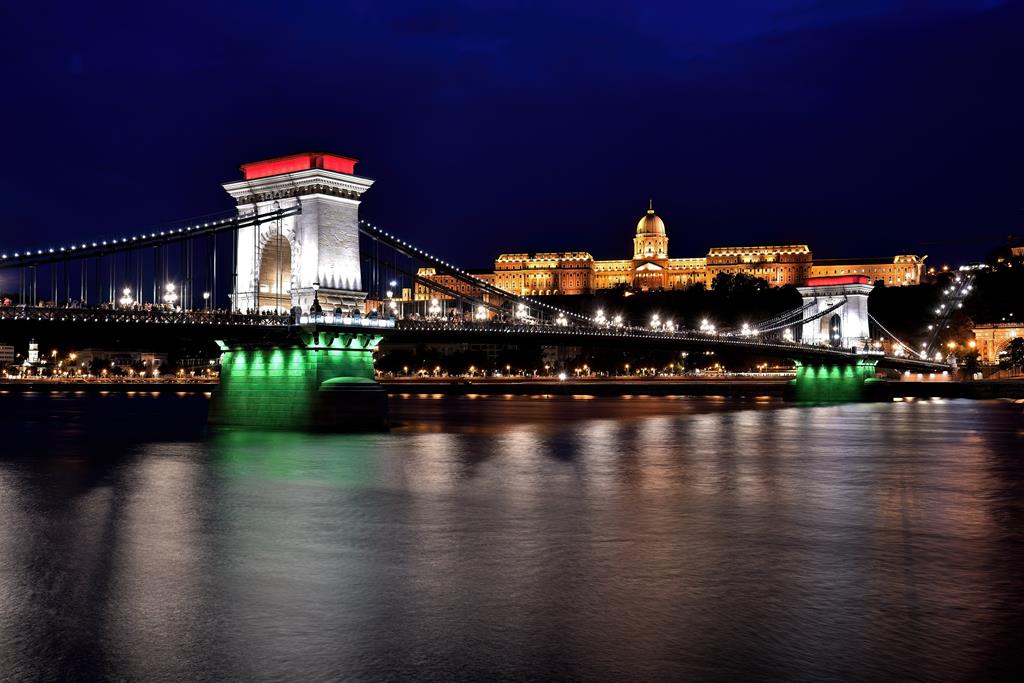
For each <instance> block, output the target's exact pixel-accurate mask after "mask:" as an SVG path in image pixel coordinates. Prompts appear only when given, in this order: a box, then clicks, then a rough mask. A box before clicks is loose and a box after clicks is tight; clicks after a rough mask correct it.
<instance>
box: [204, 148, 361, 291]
mask: <svg viewBox="0 0 1024 683" xmlns="http://www.w3.org/2000/svg"><path fill="white" fill-rule="evenodd" d="M355 165H356V160H355V159H352V158H349V157H342V156H338V155H334V154H325V153H321V152H307V153H303V154H296V155H293V156H289V157H279V158H276V159H269V160H266V161H258V162H253V163H249V164H243V165H242V173H243V175H244V176H245V179H244V180H241V181H237V182H233V183H226V184H225V185H224V189H225V190H226V191H227V192H228V194H230V195H231V196H232V198H234V200H235V202H236V203H237V205H238V213H239V215H253V214H257V213H258V214H268V213H271V212H272V211H274V210H276V209H288V208H293V207H299V208H301V212H300V213H299V214H298V215H294V216H289V217H287V218H284V219H281V220H279V221H271V222H267V223H261V224H260V225H258V226H255V227H249V228H242V229H240V230H239V231H238V243H237V246H236V263H237V272H238V279H237V293H236V295H235V299H234V302H233V306H234V308H235V309H236V310H247V309H250V308H264V304H263V303H262V302H260V291H259V279H260V270H261V268H262V267H263V264H262V255H263V249H264V246H265V245H266V243H267V241H268V240H270V239H272V238H276V237H278V236H279V237H282V238H284V239H285V240H287V242H288V245H289V247H290V249H291V278H290V282H289V288H290V292H291V305H292V306H300V307H301V308H302V309H303V310H304V311H306V310H309V307H310V305H311V304H312V302H313V283H314V282H318V283H319V284H320V294H319V297H320V303H321V305H322V306H323V307H324V308H325V309H326V308H334V307H336V306H341V307H342V308H345V309H352V308H360V309H361V308H362V302H363V300H364V299H365V298H366V294H365V292H363V291H362V277H361V270H362V264H361V259H360V254H359V204H360V202H361V198H362V195H363V193H364V192H366V190H368V189H370V187H371V186H372V185H373V181H372V180H370V179H368V178H362V177H359V176H357V175H355V174H354V171H355Z"/></svg>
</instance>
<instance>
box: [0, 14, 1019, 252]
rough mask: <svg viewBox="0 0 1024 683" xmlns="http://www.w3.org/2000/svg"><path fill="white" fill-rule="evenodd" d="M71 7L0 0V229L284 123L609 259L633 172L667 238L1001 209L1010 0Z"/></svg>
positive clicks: (201, 188) (826, 240)
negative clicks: (0, 123) (0, 127)
mask: <svg viewBox="0 0 1024 683" xmlns="http://www.w3.org/2000/svg"><path fill="white" fill-rule="evenodd" d="M94 4H100V3H81V2H78V3H46V4H39V3H7V4H5V6H4V9H3V10H0V22H2V25H3V28H2V29H0V30H2V31H3V34H4V36H3V40H2V41H0V51H2V58H3V59H2V66H0V69H2V70H3V82H4V98H3V99H4V107H3V111H4V114H3V117H4V120H5V121H6V126H5V129H6V135H5V139H4V157H5V159H4V161H3V163H2V165H0V166H2V182H0V191H2V193H3V199H4V203H5V209H6V210H5V215H4V218H3V231H2V236H3V244H2V246H3V248H4V249H5V250H13V249H16V248H19V247H26V246H42V247H46V246H50V245H59V244H61V243H63V242H64V241H66V240H67V239H75V240H79V239H83V238H86V237H88V238H101V237H104V236H114V235H122V234H125V233H130V232H132V231H133V230H134V229H137V228H142V227H145V226H150V225H153V224H157V223H160V222H162V221H170V220H175V219H183V218H188V217H191V216H198V215H201V214H206V213H210V212H216V211H222V210H225V209H227V208H229V207H230V202H229V200H228V197H227V195H226V194H225V193H224V192H223V190H221V188H220V183H221V182H225V181H229V180H233V179H236V178H238V177H240V175H239V171H238V165H239V164H240V163H242V162H245V161H252V160H257V159H261V158H266V157H271V156H276V155H283V154H289V153H293V152H298V151H304V150H326V151H333V152H338V153H341V154H347V155H352V156H356V157H358V158H360V159H361V162H360V164H359V166H358V168H357V171H358V172H359V173H360V174H361V175H365V176H368V177H371V178H374V179H376V180H377V185H376V186H375V187H374V188H373V189H372V190H371V191H370V193H368V194H367V195H366V197H365V201H364V203H363V207H362V210H363V215H364V216H365V217H367V218H369V219H370V220H371V221H373V222H374V223H377V224H379V225H381V226H382V227H384V228H385V229H388V230H390V231H392V232H395V233H398V234H400V235H401V236H403V237H406V238H407V239H409V240H410V241H412V242H414V243H416V244H418V245H420V246H423V247H424V248H427V249H429V250H431V251H434V252H435V253H438V254H439V255H441V256H443V257H446V258H450V259H451V260H453V261H455V262H457V263H460V264H461V265H464V266H469V267H485V266H487V265H489V264H490V263H491V262H492V261H493V258H494V256H495V255H497V254H498V253H499V252H502V251H537V250H570V249H573V250H575V249H580V250H587V251H590V252H591V253H593V254H594V255H595V256H596V257H598V258H626V257H628V256H629V254H630V250H631V237H632V231H633V229H634V225H635V223H636V221H637V219H638V218H639V216H640V215H641V214H642V213H643V211H644V209H645V208H646V206H647V200H648V198H653V199H654V205H655V209H656V210H657V211H658V213H659V214H660V215H661V216H662V217H663V218H664V219H665V222H666V224H667V226H668V230H669V236H670V239H671V242H670V249H669V250H670V255H671V256H677V257H682V256H701V255H704V254H705V253H706V252H707V249H708V248H709V247H711V246H723V245H732V244H757V243H760V244H780V243H790V242H799V243H808V244H810V245H811V248H812V249H813V250H814V253H815V255H817V256H820V257H823V258H827V257H846V256H850V257H852V256H879V255H886V256H889V255H892V254H895V253H918V254H923V253H927V254H930V255H931V256H930V260H929V262H930V263H932V264H936V263H941V262H942V260H944V259H947V260H951V261H953V262H962V261H964V260H969V259H978V258H981V257H983V256H984V254H985V253H986V251H987V250H988V249H989V248H990V247H992V246H995V245H996V244H998V243H999V241H1000V239H1001V238H1004V237H1005V235H1007V234H1010V233H1014V234H1021V233H1024V198H1022V196H1021V195H1022V188H1024V172H1022V163H1024V135H1022V133H1021V130H1022V125H1024V104H1022V102H1024V95H1022V89H1024V74H1022V71H1024V69H1022V67H1024V45H1022V36H1024V6H1022V5H1021V4H1017V3H1007V2H996V1H994V0H990V1H987V2H983V1H970V0H961V1H954V0H946V1H945V2H939V1H935V2H924V1H921V2H915V1H913V0H908V1H905V2H885V1H881V0H835V1H833V2H830V1H827V0H819V1H814V0H757V1H756V2H740V1H738V0H716V1H714V2H703V3H696V2H692V3H691V2H687V3H681V2H667V3H622V2H614V3H603V2H580V3H549V2H537V3H529V2H495V1H492V2H481V3H455V4H447V3H444V4H442V3H415V4H413V3H408V4H406V3H397V2H396V3H383V2H370V1H367V2H353V3H343V2H315V3H314V2H287V3H286V2H282V3H261V2H256V1H252V0H250V1H248V2H244V3H243V2H240V3H189V4H192V5H194V6H195V7H194V8H193V9H183V7H184V5H182V6H179V5H178V4H177V3H162V4H157V3H134V2H133V3H102V4H103V5H105V6H106V7H105V8H103V9H99V8H97V7H94V6H93V5H94ZM207 4H208V5H209V6H206V5H207Z"/></svg>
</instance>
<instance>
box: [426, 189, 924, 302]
mask: <svg viewBox="0 0 1024 683" xmlns="http://www.w3.org/2000/svg"><path fill="white" fill-rule="evenodd" d="M925 258H927V257H925V256H914V255H908V254H901V255H898V256H895V257H891V258H876V259H819V260H815V259H814V257H813V255H812V254H811V249H810V247H808V246H807V245H806V244H789V245H781V246H756V247H712V248H711V249H710V250H709V251H708V253H707V256H703V257H695V258H669V251H668V233H667V232H666V230H665V222H664V221H663V220H662V219H661V217H660V216H658V215H657V214H656V213H654V207H653V206H651V207H649V208H648V209H647V213H646V214H644V216H642V217H641V218H640V221H639V222H638V223H637V224H636V234H635V235H634V236H633V256H632V258H628V259H622V260H616V261H598V260H595V259H594V257H593V256H591V255H590V254H589V253H587V252H585V251H565V252H539V253H537V254H534V255H533V256H531V255H530V254H501V255H500V256H498V259H497V260H496V261H495V262H494V270H493V272H483V273H474V275H475V276H476V277H477V278H479V279H481V280H484V281H485V282H488V283H490V284H492V285H494V286H495V287H500V288H501V289H504V290H505V291H508V292H512V293H514V294H520V295H523V296H538V295H550V294H586V293H591V292H594V291H597V290H600V289H613V288H615V287H629V288H632V289H636V290H641V291H649V290H658V289H685V288H686V287H689V286H691V285H695V284H703V285H704V286H706V287H709V288H710V287H711V284H712V283H713V282H714V280H715V276H717V275H718V274H719V273H733V274H735V273H746V274H747V275H753V276H754V277H760V278H764V279H765V280H767V281H768V283H769V284H770V285H772V286H782V285H798V284H801V283H803V282H804V281H805V280H807V279H808V278H812V277H824V276H827V275H865V276H867V277H868V278H870V280H871V281H872V282H877V281H881V282H884V283H885V284H886V286H889V287H900V286H903V285H916V284H918V283H920V281H921V271H922V268H923V267H924V260H925ZM419 274H420V276H422V277H424V278H425V279H428V280H432V281H434V282H437V283H438V284H439V285H443V286H445V287H448V288H450V289H453V290H455V291H458V292H460V293H463V294H467V295H473V294H475V292H472V291H470V290H471V289H472V288H471V287H470V286H468V285H466V284H465V283H462V282H460V281H458V280H456V279H455V278H453V277H450V276H447V275H443V274H442V275H439V274H437V273H436V272H435V271H434V269H432V268H422V269H420V271H419ZM415 297H416V299H417V300H419V301H423V300H426V299H429V298H432V297H433V298H447V297H444V296H443V295H442V294H441V293H439V292H437V291H435V290H431V289H430V288H429V287H428V286H427V285H424V284H417V285H416V292H415Z"/></svg>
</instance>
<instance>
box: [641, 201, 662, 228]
mask: <svg viewBox="0 0 1024 683" xmlns="http://www.w3.org/2000/svg"><path fill="white" fill-rule="evenodd" d="M636 234H638V235H664V234H665V221H663V220H661V218H660V217H659V216H658V214H656V213H654V204H653V202H652V203H651V205H650V206H649V207H648V209H647V213H646V214H644V216H643V217H642V218H641V219H640V220H639V221H638V222H637V224H636Z"/></svg>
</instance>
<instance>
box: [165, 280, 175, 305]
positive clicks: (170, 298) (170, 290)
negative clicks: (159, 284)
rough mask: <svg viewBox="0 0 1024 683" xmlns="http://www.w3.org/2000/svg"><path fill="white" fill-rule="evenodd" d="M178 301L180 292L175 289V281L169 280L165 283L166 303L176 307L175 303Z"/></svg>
mask: <svg viewBox="0 0 1024 683" xmlns="http://www.w3.org/2000/svg"><path fill="white" fill-rule="evenodd" d="M177 301H178V293H177V292H175V291H174V283H173V282H168V283H167V284H166V285H164V303H165V304H167V305H168V306H170V307H171V308H174V304H175V303H176V302H177Z"/></svg>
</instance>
